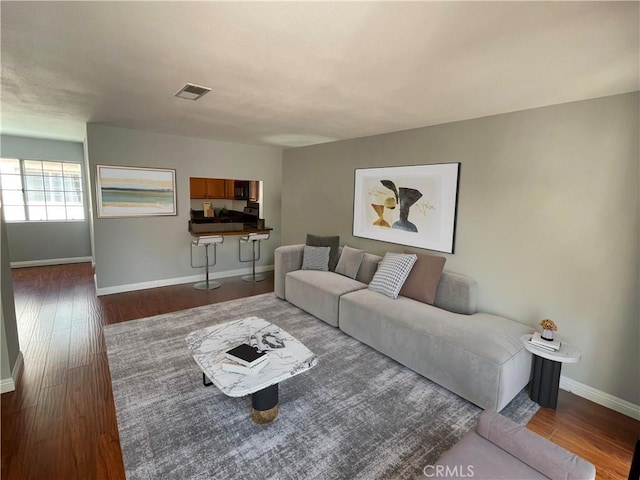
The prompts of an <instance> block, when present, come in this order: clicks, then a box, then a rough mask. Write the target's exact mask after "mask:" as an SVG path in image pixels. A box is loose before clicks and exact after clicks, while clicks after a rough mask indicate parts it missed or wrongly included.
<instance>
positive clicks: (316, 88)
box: [0, 1, 640, 147]
mask: <svg viewBox="0 0 640 480" xmlns="http://www.w3.org/2000/svg"><path fill="white" fill-rule="evenodd" d="M639 5H640V3H638V2H637V1H635V2H331V3H330V2H313V3H312V2H6V1H2V3H1V5H0V16H1V21H2V30H1V35H2V37H1V40H2V44H1V48H2V52H1V53H2V57H1V62H2V96H1V101H2V132H3V133H6V134H14V135H26V136H35V137H45V138H60V139H70V140H78V141H82V140H83V138H84V133H85V124H86V123H88V122H96V123H101V124H106V125H113V126H119V127H125V128H133V129H140V130H149V131H155V132H163V133H172V134H177V135H185V136H193V137H203V138H210V139H217V140H226V141H233V142H242V143H251V144H267V145H278V146H283V147H292V146H300V145H309V144H314V143H321V142H326V141H332V140H339V139H346V138H355V137H362V136H366V135H374V134H379V133H385V132H392V131H397V130H404V129H409V128H415V127H422V126H427V125H435V124H440V123H445V122H450V121H455V120H462V119H469V118H477V117H482V116H487V115H493V114H498V113H505V112H511V111H517V110H523V109H528V108H534V107H540V106H545V105H552V104H557V103H564V102H571V101H576V100H583V99H588V98H596V97H601V96H607V95H613V94H618V93H625V92H630V91H636V90H639V89H640V80H639V70H640V68H639V55H640V51H639V35H640V33H639V28H638V25H639V8H638V7H639ZM186 82H193V83H196V84H200V85H205V86H209V87H211V88H212V89H213V91H212V92H211V93H209V94H207V95H205V96H204V97H203V98H202V99H201V100H199V101H197V102H193V101H189V100H182V99H179V98H176V97H174V96H173V94H174V93H175V92H176V91H177V90H178V89H179V88H180V87H182V86H183V85H184V84H185V83H186Z"/></svg>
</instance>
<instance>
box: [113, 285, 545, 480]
mask: <svg viewBox="0 0 640 480" xmlns="http://www.w3.org/2000/svg"><path fill="white" fill-rule="evenodd" d="M253 315H255V316H259V317H262V318H264V319H266V320H268V321H270V322H272V323H274V324H277V325H279V326H280V327H281V328H283V329H285V330H286V331H288V332H289V333H291V334H292V335H293V336H294V337H297V338H298V339H300V340H301V341H302V342H303V343H304V344H305V345H307V346H308V347H309V348H310V349H311V350H312V351H313V352H314V353H315V354H316V355H317V356H318V359H319V361H318V365H317V366H316V367H315V368H313V369H311V370H309V371H308V372H305V373H303V374H301V375H298V376H296V377H293V378H290V379H288V380H285V381H284V382H283V383H281V384H280V414H279V416H278V418H277V419H276V421H275V422H273V423H271V424H269V425H256V424H254V423H253V422H252V421H251V419H250V409H251V399H250V397H244V398H231V397H227V396H225V395H224V394H222V393H221V392H220V391H219V390H218V389H217V388H216V387H215V386H211V387H204V386H203V385H202V372H201V370H200V369H199V368H198V366H197V365H196V364H195V362H194V360H193V359H192V357H191V355H190V354H189V351H188V350H187V346H186V343H185V336H186V335H187V334H188V333H189V332H191V331H193V330H197V329H200V328H204V327H206V326H209V325H212V324H215V323H220V322H224V321H229V320H235V319H239V318H244V317H248V316H253ZM105 339H106V344H107V353H108V357H109V368H110V370H111V378H112V384H113V394H114V397H115V405H116V411H117V418H118V429H119V432H120V443H121V445H122V453H123V457H124V465H125V470H126V474H127V478H128V479H130V480H132V479H205V478H206V479H209V478H219V479H243V480H246V479H265V478H272V479H296V480H297V479H332V480H333V479H374V478H375V479H408V478H421V477H422V471H423V468H424V467H425V466H427V465H430V464H432V463H433V462H435V461H436V460H437V459H438V458H439V457H440V455H442V454H443V453H444V452H445V451H447V450H448V449H449V448H451V446H453V445H454V444H455V443H456V442H457V441H458V440H459V439H460V438H461V437H462V436H463V435H464V434H465V433H466V432H467V431H468V430H469V428H471V427H472V426H473V425H474V424H475V420H476V418H477V416H478V415H479V414H480V412H481V409H480V408H479V407H476V406H475V405H473V404H471V403H469V402H468V401H466V400H464V399H462V398H460V397H459V396H457V395H455V394H453V393H451V392H449V391H448V390H446V389H445V388H443V387H440V386H439V385H437V384H435V383H433V382H431V381H429V380H427V379H426V378H424V377H422V376H420V375H418V374H416V373H414V372H412V371H411V370H409V369H408V368H405V367H403V366H402V365H400V364H399V363H397V362H395V361H393V360H391V359H390V358H388V357H386V356H384V355H382V354H380V353H378V352H377V351H375V350H373V349H372V348H369V347H367V346H366V345H363V344H361V343H360V342H358V341H357V340H354V339H353V338H351V337H349V336H347V335H346V334H344V333H342V332H341V331H340V330H339V329H336V328H334V327H331V326H330V325H327V324H326V323H324V322H322V321H320V320H318V319H316V318H315V317H313V316H311V315H309V314H307V313H305V312H303V311H302V310H300V309H298V308H296V307H294V306H293V305H291V304H289V303H288V302H286V301H283V300H280V299H279V298H277V297H276V296H275V295H274V294H272V293H269V294H264V295H258V296H255V297H249V298H243V299H239V300H233V301H230V302H225V303H219V304H214V305H208V306H205V307H198V308H194V309H190V310H184V311H181V312H175V313H171V314H165V315H159V316H156V317H150V318H144V319H140V320H133V321H129V322H125V323H120V324H116V325H110V326H107V327H105ZM537 409H538V405H537V404H536V403H534V402H532V401H531V400H530V399H529V398H528V396H527V394H526V392H525V391H523V392H520V394H519V395H518V396H517V397H516V398H515V399H514V400H513V401H512V402H511V403H510V404H509V405H508V406H507V407H506V408H505V409H504V410H503V412H502V413H503V414H505V415H506V416H508V417H510V418H512V419H513V420H515V421H516V422H518V423H520V424H526V423H527V422H528V421H529V420H530V419H531V417H532V416H533V414H534V413H535V412H536V410H537Z"/></svg>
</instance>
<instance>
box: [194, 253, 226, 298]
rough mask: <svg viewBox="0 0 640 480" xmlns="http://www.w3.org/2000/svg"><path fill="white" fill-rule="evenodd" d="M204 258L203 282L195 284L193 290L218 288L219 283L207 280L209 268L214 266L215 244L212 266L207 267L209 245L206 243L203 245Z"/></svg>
mask: <svg viewBox="0 0 640 480" xmlns="http://www.w3.org/2000/svg"><path fill="white" fill-rule="evenodd" d="M204 258H205V263H204V268H205V270H204V272H205V281H204V282H198V283H196V284H195V285H194V286H193V288H195V289H197V290H213V289H215V288H218V287H219V286H220V282H214V281H210V280H209V267H210V266H213V265H215V264H216V244H215V243H214V244H213V258H214V261H213V265H209V244H208V243H207V244H205V245H204ZM192 266H193V264H192Z"/></svg>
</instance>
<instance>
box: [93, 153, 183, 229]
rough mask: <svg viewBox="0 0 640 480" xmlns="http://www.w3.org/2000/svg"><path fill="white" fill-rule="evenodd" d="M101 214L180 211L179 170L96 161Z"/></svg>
mask: <svg viewBox="0 0 640 480" xmlns="http://www.w3.org/2000/svg"><path fill="white" fill-rule="evenodd" d="M96 199H97V201H96V205H97V214H98V218H121V217H152V216H161V215H177V214H178V211H177V202H176V171H175V169H170V168H149V167H130V166H126V167H125V166H119V165H96Z"/></svg>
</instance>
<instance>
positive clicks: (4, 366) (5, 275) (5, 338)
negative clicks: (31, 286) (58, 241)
mask: <svg viewBox="0 0 640 480" xmlns="http://www.w3.org/2000/svg"><path fill="white" fill-rule="evenodd" d="M6 227H7V225H6V224H5V221H4V210H3V209H2V207H1V206H0V322H1V325H0V391H1V392H2V393H4V392H8V391H11V390H13V389H14V388H15V386H14V378H13V376H12V375H13V374H14V373H17V370H18V367H17V365H16V364H17V363H18V361H19V358H20V344H19V342H18V325H17V321H16V309H15V302H14V299H13V281H12V280H11V267H10V265H9V250H8V249H7V228H6Z"/></svg>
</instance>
